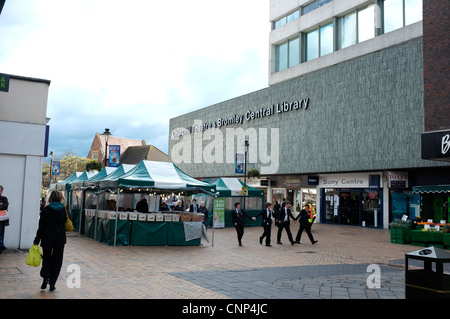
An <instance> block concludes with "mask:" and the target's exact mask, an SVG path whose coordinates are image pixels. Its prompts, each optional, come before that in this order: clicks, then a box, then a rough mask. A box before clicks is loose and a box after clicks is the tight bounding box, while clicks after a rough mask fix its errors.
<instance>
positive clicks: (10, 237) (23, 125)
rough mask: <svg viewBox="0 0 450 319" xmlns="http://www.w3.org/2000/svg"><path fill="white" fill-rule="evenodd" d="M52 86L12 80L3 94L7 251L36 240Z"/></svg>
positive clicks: (0, 145)
mask: <svg viewBox="0 0 450 319" xmlns="http://www.w3.org/2000/svg"><path fill="white" fill-rule="evenodd" d="M43 81H44V82H43ZM49 84H50V83H49V81H46V80H35V79H29V78H21V77H18V78H11V80H10V84H9V92H0V185H2V186H3V188H4V190H3V196H6V197H7V198H8V201H9V207H8V213H9V215H10V221H9V226H7V227H6V228H5V236H4V242H5V246H6V248H20V249H28V248H30V247H31V246H32V244H33V240H34V237H35V236H36V230H37V226H38V220H39V208H40V203H39V201H40V194H41V177H42V162H43V156H44V151H45V132H46V124H47V119H46V112H47V98H48V88H49Z"/></svg>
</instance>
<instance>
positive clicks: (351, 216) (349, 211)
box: [339, 190, 361, 226]
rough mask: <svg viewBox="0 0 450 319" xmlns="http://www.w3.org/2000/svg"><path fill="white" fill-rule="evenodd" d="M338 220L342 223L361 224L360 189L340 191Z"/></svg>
mask: <svg viewBox="0 0 450 319" xmlns="http://www.w3.org/2000/svg"><path fill="white" fill-rule="evenodd" d="M339 195H340V199H339V201H340V221H341V224H342V225H356V226H359V225H361V222H360V216H361V190H348V191H341V192H340V194H339Z"/></svg>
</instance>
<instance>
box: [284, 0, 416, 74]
mask: <svg viewBox="0 0 450 319" xmlns="http://www.w3.org/2000/svg"><path fill="white" fill-rule="evenodd" d="M381 11H382V21H383V22H382V33H388V32H390V31H393V30H396V29H399V28H401V27H404V26H406V25H409V24H412V23H415V22H418V21H421V20H422V0H384V1H383V2H382V10H381ZM375 14H376V13H375V6H374V5H369V6H368V7H366V8H364V9H361V10H355V11H353V12H351V13H349V14H347V15H345V16H343V17H339V18H338V19H334V22H336V21H337V26H336V25H334V24H335V23H333V22H331V23H329V24H326V25H324V26H320V27H318V28H317V29H315V30H313V31H311V32H308V33H302V34H301V35H299V36H298V37H296V38H293V39H290V40H289V41H286V42H284V43H282V44H281V45H277V46H276V47H275V56H276V63H275V72H278V71H282V70H285V69H287V68H290V67H293V66H295V65H298V64H300V63H301V62H306V61H310V60H313V59H316V58H318V57H320V56H323V55H326V54H329V53H331V52H333V51H334V50H339V49H344V48H346V47H349V46H351V45H355V44H357V43H359V42H363V41H366V40H369V39H371V38H374V37H375V27H376V25H375V21H376V17H375ZM336 27H337V31H338V32H337V39H335V36H334V34H335V32H334V28H336ZM302 41H303V45H301V42H302ZM301 48H302V50H303V52H302V51H301Z"/></svg>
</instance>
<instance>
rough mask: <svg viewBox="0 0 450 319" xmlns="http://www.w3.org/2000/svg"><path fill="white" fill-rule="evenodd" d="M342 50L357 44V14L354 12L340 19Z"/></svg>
mask: <svg viewBox="0 0 450 319" xmlns="http://www.w3.org/2000/svg"><path fill="white" fill-rule="evenodd" d="M339 25H340V27H339V40H340V41H339V42H340V46H339V47H340V48H341V49H343V48H346V47H349V46H351V45H354V44H356V12H352V13H350V14H347V15H346V16H343V17H342V18H340V19H339Z"/></svg>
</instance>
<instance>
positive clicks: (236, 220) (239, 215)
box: [231, 208, 252, 226]
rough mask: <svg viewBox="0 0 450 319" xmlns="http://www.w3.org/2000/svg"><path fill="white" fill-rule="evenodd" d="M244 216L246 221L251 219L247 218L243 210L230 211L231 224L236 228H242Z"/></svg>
mask: <svg viewBox="0 0 450 319" xmlns="http://www.w3.org/2000/svg"><path fill="white" fill-rule="evenodd" d="M244 216H245V217H247V218H248V219H252V218H251V217H250V216H248V215H247V214H246V213H245V211H244V210H243V209H239V212H238V210H237V209H236V208H235V209H233V210H232V211H231V222H232V223H233V225H234V224H237V225H238V226H244V225H245V222H244Z"/></svg>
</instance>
